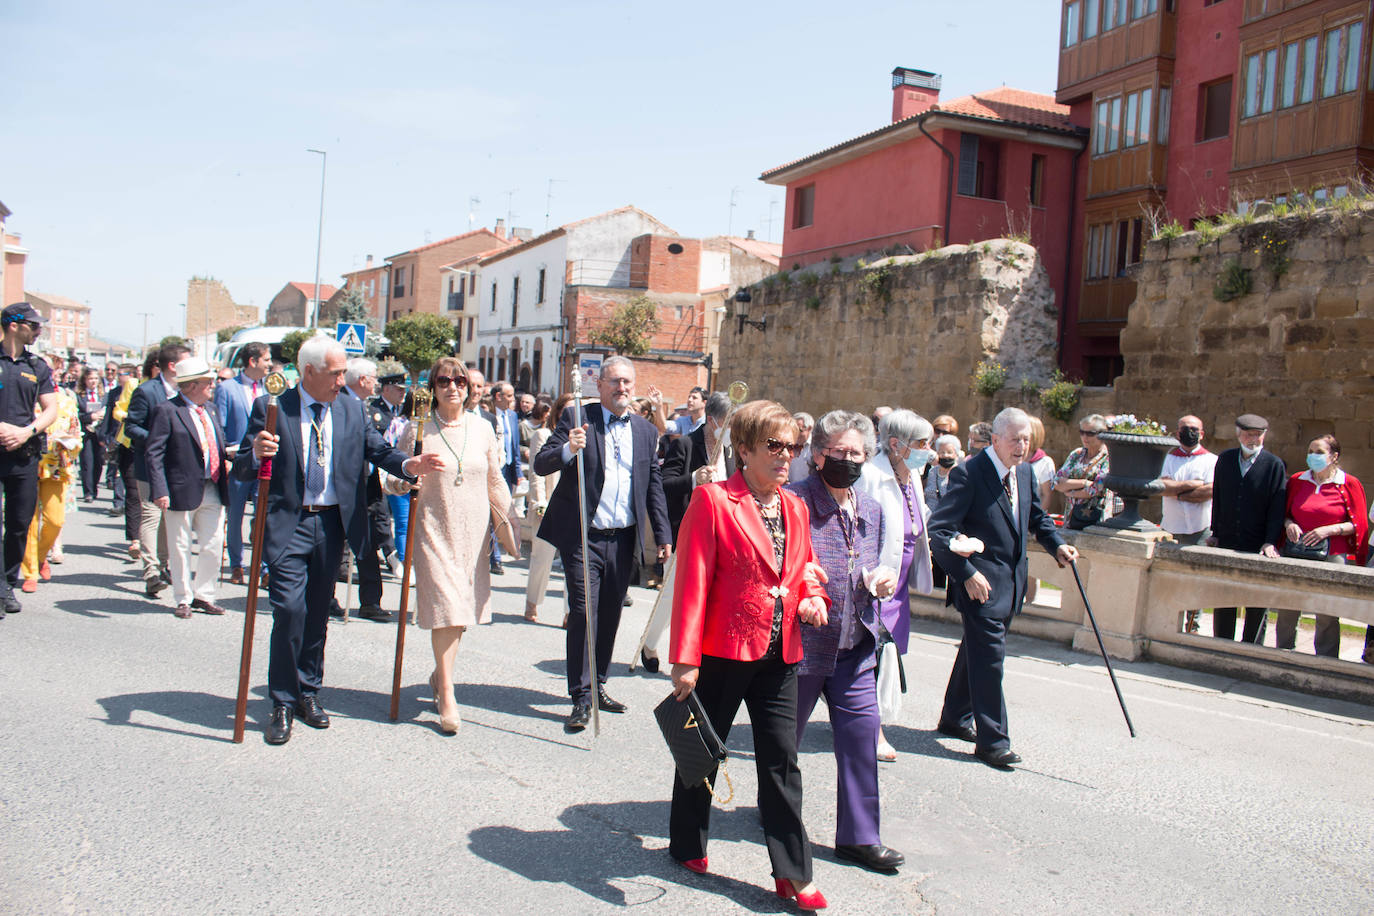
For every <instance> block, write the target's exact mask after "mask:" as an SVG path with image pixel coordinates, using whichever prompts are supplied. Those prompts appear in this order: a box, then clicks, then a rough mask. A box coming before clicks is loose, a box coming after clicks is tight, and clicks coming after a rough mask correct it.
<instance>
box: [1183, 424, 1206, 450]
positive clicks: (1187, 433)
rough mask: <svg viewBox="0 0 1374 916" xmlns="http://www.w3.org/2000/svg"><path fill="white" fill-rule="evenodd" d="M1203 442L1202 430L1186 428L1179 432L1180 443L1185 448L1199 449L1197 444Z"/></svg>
mask: <svg viewBox="0 0 1374 916" xmlns="http://www.w3.org/2000/svg"><path fill="white" fill-rule="evenodd" d="M1201 440H1202V432H1201V431H1200V430H1196V429H1192V428H1189V427H1185V428H1184V429H1180V430H1179V431H1178V441H1179V442H1180V443H1181V444H1182V445H1183V447H1184V448H1187V449H1193V448H1197V444H1198V442H1200V441H1201Z"/></svg>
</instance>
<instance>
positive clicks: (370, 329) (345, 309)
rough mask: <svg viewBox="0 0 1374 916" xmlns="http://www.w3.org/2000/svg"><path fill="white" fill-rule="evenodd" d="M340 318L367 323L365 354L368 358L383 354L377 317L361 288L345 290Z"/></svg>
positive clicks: (342, 320)
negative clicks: (370, 308) (368, 304)
mask: <svg viewBox="0 0 1374 916" xmlns="http://www.w3.org/2000/svg"><path fill="white" fill-rule="evenodd" d="M338 320H339V321H341V322H344V321H346V322H350V323H353V324H357V323H358V322H362V323H363V324H365V325H367V338H366V340H364V341H363V346H364V348H365V349H366V352H365V353H364V354H363V355H364V356H366V357H367V358H368V359H376V358H377V357H378V356H380V355H381V352H382V343H381V336H382V335H381V334H379V333H378V332H377V319H376V318H374V317H373V316H372V312H371V311H370V310H369V309H368V307H367V300H366V299H364V298H363V294H362V292H361V291H360V290H357V289H346V290H344V293H343V296H341V297H340V299H339V313H338Z"/></svg>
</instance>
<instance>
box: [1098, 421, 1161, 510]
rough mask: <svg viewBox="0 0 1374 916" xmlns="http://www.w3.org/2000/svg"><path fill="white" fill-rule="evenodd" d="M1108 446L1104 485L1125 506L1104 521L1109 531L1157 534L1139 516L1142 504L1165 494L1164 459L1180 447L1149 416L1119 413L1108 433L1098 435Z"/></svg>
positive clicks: (1158, 423) (1159, 424)
mask: <svg viewBox="0 0 1374 916" xmlns="http://www.w3.org/2000/svg"><path fill="white" fill-rule="evenodd" d="M1098 439H1099V440H1101V441H1102V442H1104V443H1106V445H1107V456H1108V458H1107V461H1108V467H1109V468H1110V473H1108V474H1105V475H1104V476H1103V478H1102V482H1103V484H1105V485H1106V487H1107V488H1108V489H1109V490H1112V491H1113V492H1115V493H1116V494H1117V495H1118V496H1120V497H1121V499H1122V501H1123V502H1124V503H1125V508H1124V509H1123V510H1122V511H1121V513H1120V514H1118V515H1116V516H1114V517H1112V518H1110V519H1108V520H1107V521H1105V522H1103V523H1102V524H1103V526H1104V527H1107V528H1117V529H1121V530H1130V531H1146V532H1151V531H1158V530H1160V529H1159V526H1158V525H1156V524H1155V523H1154V522H1151V521H1147V520H1146V519H1143V518H1141V517H1140V501H1141V500H1142V499H1149V498H1150V497H1152V496H1155V495H1157V494H1159V493H1162V492H1163V491H1164V482H1163V481H1162V480H1160V479H1159V474H1160V472H1161V471H1163V470H1164V457H1165V456H1166V455H1168V454H1169V450H1170V449H1173V448H1177V447H1178V440H1177V439H1175V438H1174V437H1173V436H1172V435H1171V434H1170V433H1169V431H1168V430H1167V429H1165V427H1164V424H1162V423H1160V422H1159V421H1158V420H1154V419H1152V418H1150V417H1145V418H1143V419H1142V418H1139V417H1137V416H1135V414H1129V413H1126V414H1117V415H1116V416H1115V417H1113V418H1112V423H1111V425H1110V426H1109V427H1108V429H1107V431H1106V432H1104V433H1100V434H1098Z"/></svg>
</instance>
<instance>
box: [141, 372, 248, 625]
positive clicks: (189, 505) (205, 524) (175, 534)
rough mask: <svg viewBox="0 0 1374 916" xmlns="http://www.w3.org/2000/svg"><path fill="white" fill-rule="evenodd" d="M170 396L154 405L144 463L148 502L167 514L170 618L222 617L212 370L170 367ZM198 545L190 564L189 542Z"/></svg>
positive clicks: (221, 464) (219, 458) (223, 489)
mask: <svg viewBox="0 0 1374 916" xmlns="http://www.w3.org/2000/svg"><path fill="white" fill-rule="evenodd" d="M176 372H177V376H176V379H177V388H178V389H179V392H178V394H177V396H176V397H174V398H172V399H171V400H169V401H166V402H164V403H162V404H160V405H158V407H157V409H156V410H155V411H154V413H153V421H152V427H151V428H150V429H149V431H148V444H147V449H146V451H145V453H144V457H145V458H146V459H147V462H148V487H149V490H150V491H151V493H152V498H153V502H154V503H155V504H156V505H157V507H158V508H159V509H162V510H163V511H165V512H166V513H167V516H166V518H167V541H168V544H167V548H168V549H167V560H168V566H170V567H171V572H172V598H173V600H174V601H175V603H176V607H175V610H174V612H173V613H175V614H176V616H177V617H178V618H180V619H182V620H185V619H187V618H189V617H190V616H191V611H192V610H193V609H194V610H198V611H202V612H204V613H206V614H213V615H216V616H218V615H222V614H223V613H224V608H222V607H220V606H219V605H218V604H216V603H215V583H216V581H217V580H218V578H219V559H220V548H221V547H222V546H223V543H224V506H225V503H227V502H228V500H229V486H228V481H229V474H228V470H229V468H228V456H227V454H226V452H225V448H224V429H223V428H222V427H221V426H220V423H219V420H218V418H216V416H215V414H214V408H213V407H212V406H210V398H211V395H212V393H213V392H214V389H215V371H214V370H213V369H212V368H210V365H209V364H208V363H206V362H205V360H203V359H201V358H200V357H199V356H188V357H186V358H184V359H182V360H181V361H180V362H178V363H177V364H176ZM192 534H194V535H195V540H196V541H197V542H198V543H199V545H200V554H199V558H198V559H194V569H195V573H194V576H193V575H192V564H193V553H192V547H191V536H192Z"/></svg>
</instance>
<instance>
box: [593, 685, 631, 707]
mask: <svg viewBox="0 0 1374 916" xmlns="http://www.w3.org/2000/svg"><path fill="white" fill-rule="evenodd" d="M596 705H597V706H598V707H600V709H601V711H602V712H625V711H626V710H627V709H629V708H630V707H628V706H626V705H625V704H624V703H622V702H620V701H619V700H614V699H612V698H611V695H610V694H609V693H607V692H606V690H605V688H602V689H601V690H598V691H597V692H596Z"/></svg>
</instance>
